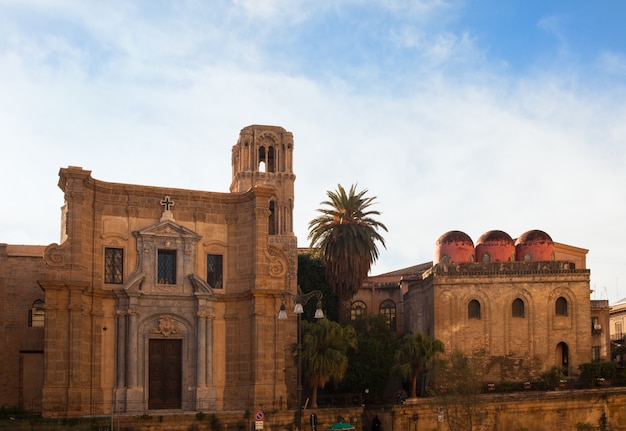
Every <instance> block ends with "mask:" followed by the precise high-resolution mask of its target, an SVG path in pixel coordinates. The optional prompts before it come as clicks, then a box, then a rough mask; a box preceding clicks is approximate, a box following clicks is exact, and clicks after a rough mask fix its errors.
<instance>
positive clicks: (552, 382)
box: [539, 365, 565, 391]
mask: <svg viewBox="0 0 626 431" xmlns="http://www.w3.org/2000/svg"><path fill="white" fill-rule="evenodd" d="M539 378H540V379H541V381H542V382H543V384H544V385H546V388H547V389H549V390H551V391H553V390H555V389H556V388H557V386H558V385H559V383H560V382H561V381H562V380H563V379H565V374H564V373H563V367H559V366H558V365H555V366H553V367H551V368H550V369H548V370H547V371H544V372H543V373H541V375H540V376H539Z"/></svg>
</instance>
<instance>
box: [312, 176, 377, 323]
mask: <svg viewBox="0 0 626 431" xmlns="http://www.w3.org/2000/svg"><path fill="white" fill-rule="evenodd" d="M367 192H368V190H367V189H364V190H362V191H360V192H357V191H356V184H354V185H352V186H351V187H350V191H349V192H348V193H346V191H345V189H344V188H343V187H342V186H341V184H338V185H337V191H328V192H327V195H328V198H329V200H327V201H323V202H321V203H320V205H325V206H326V207H324V208H320V209H318V210H317V211H318V212H320V213H321V215H319V216H318V217H316V218H314V219H313V220H311V221H310V222H309V235H308V239H309V240H310V247H311V248H312V249H314V250H317V251H318V252H319V253H321V255H322V257H323V261H324V267H325V272H326V278H327V280H328V281H329V283H330V284H331V286H332V287H333V289H334V291H335V293H336V294H337V296H338V297H339V300H340V305H341V307H342V308H343V309H342V310H341V315H340V319H339V320H340V321H343V320H344V319H345V318H346V317H347V314H346V311H347V310H348V309H349V307H348V305H349V301H350V300H351V299H352V297H353V296H354V294H355V293H356V292H357V291H358V290H359V289H360V288H361V285H362V283H363V280H364V279H365V277H367V274H368V273H369V271H370V268H371V266H372V264H373V263H374V262H376V260H377V259H378V255H379V252H378V245H377V243H380V244H382V246H383V247H386V246H385V240H384V238H383V237H382V236H381V235H380V234H379V233H378V229H382V230H384V231H387V228H386V227H385V225H384V224H382V223H381V222H379V221H377V220H375V219H374V218H373V216H378V215H380V212H378V211H375V210H372V209H370V207H371V205H372V204H374V201H375V199H376V197H375V196H374V197H366V196H365V195H366V194H367Z"/></svg>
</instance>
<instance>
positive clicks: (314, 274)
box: [298, 252, 339, 322]
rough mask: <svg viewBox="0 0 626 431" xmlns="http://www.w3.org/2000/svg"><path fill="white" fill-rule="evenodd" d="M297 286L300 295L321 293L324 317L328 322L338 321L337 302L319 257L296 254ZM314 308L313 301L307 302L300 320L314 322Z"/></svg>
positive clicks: (303, 253)
mask: <svg viewBox="0 0 626 431" xmlns="http://www.w3.org/2000/svg"><path fill="white" fill-rule="evenodd" d="M298 286H299V287H300V289H301V290H302V293H309V292H311V291H313V290H319V291H320V292H322V295H324V299H323V301H322V305H323V308H324V316H326V318H327V319H328V320H332V321H334V322H337V321H338V319H339V300H338V298H337V295H335V293H334V292H333V289H332V287H331V286H330V284H329V283H328V281H326V275H325V274H324V262H323V261H322V258H321V257H320V256H316V255H314V254H312V253H307V252H300V253H298ZM316 306H317V303H316V302H315V301H309V302H308V303H307V304H305V305H304V315H303V316H302V318H303V319H304V320H308V321H309V322H314V321H315V318H314V317H313V316H314V314H315V308H316Z"/></svg>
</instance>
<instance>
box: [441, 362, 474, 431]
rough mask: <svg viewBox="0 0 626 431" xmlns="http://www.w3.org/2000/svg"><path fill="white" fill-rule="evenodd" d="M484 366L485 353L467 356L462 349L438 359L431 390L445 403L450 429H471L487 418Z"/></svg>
mask: <svg viewBox="0 0 626 431" xmlns="http://www.w3.org/2000/svg"><path fill="white" fill-rule="evenodd" d="M483 370H484V358H483V355H482V354H476V355H471V356H468V355H466V354H465V353H463V352H461V351H460V350H454V351H453V352H452V353H451V354H450V355H449V357H448V359H447V360H445V361H438V362H437V364H436V366H435V373H434V374H435V383H436V385H435V386H436V388H435V389H434V390H433V391H432V393H433V395H435V396H436V397H437V398H436V400H437V404H439V405H440V406H442V407H443V410H444V414H445V420H446V423H447V425H448V429H449V430H450V431H472V429H474V428H475V427H476V426H478V425H479V424H480V422H481V420H482V419H484V415H485V412H484V408H483V405H482V404H483V403H484V400H483V399H482V398H481V393H482V389H483V380H484V371H483Z"/></svg>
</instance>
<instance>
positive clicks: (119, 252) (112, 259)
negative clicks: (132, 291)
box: [104, 247, 124, 284]
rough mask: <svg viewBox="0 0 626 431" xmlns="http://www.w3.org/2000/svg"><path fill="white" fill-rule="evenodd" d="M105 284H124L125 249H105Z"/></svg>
mask: <svg viewBox="0 0 626 431" xmlns="http://www.w3.org/2000/svg"><path fill="white" fill-rule="evenodd" d="M104 282H105V283H109V284H122V283H123V282H124V249H122V248H109V247H107V248H105V249H104Z"/></svg>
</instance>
